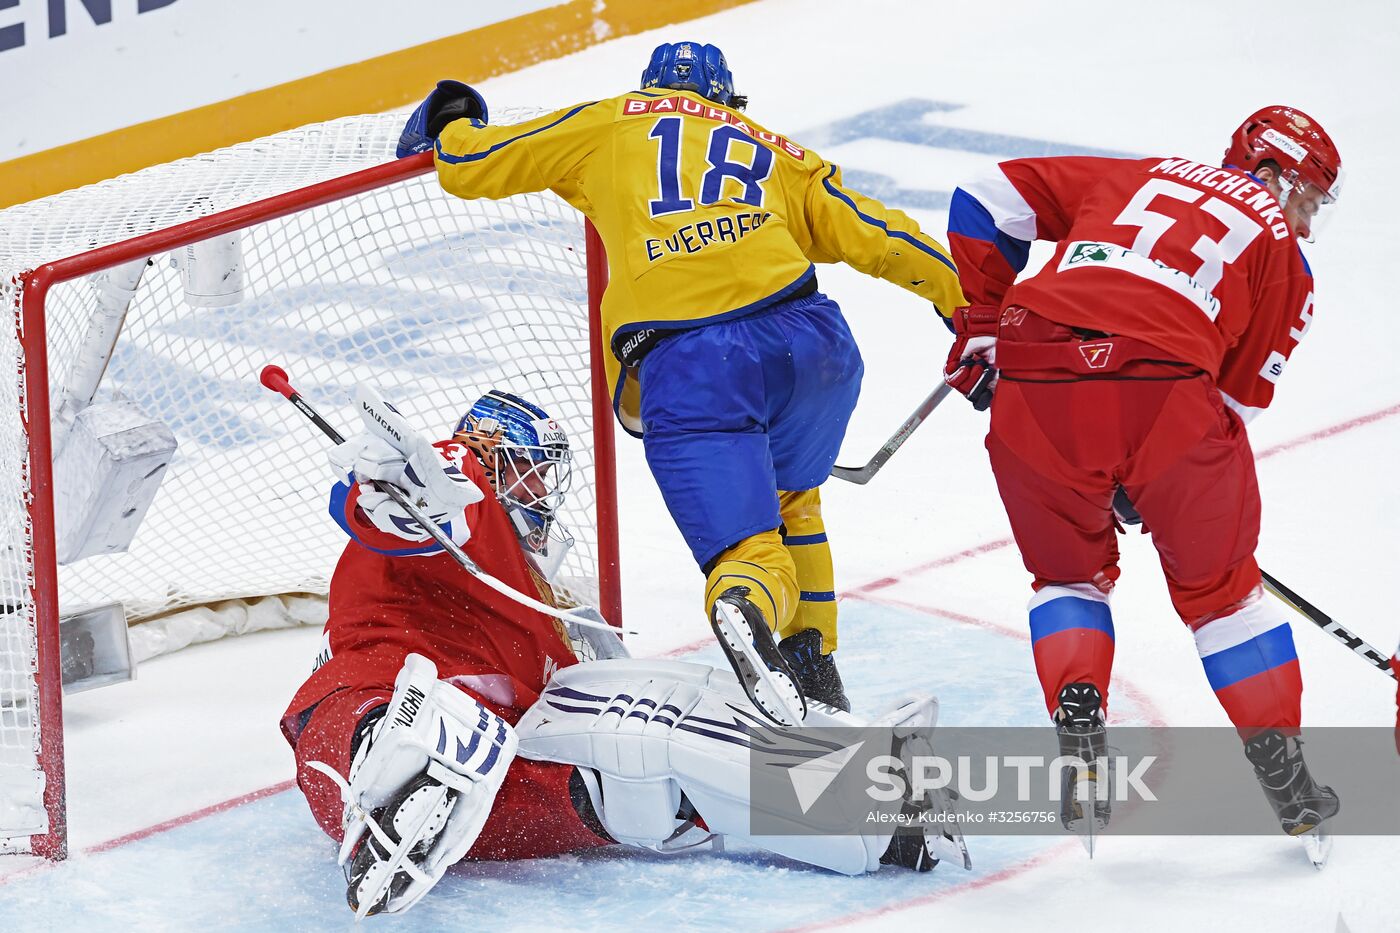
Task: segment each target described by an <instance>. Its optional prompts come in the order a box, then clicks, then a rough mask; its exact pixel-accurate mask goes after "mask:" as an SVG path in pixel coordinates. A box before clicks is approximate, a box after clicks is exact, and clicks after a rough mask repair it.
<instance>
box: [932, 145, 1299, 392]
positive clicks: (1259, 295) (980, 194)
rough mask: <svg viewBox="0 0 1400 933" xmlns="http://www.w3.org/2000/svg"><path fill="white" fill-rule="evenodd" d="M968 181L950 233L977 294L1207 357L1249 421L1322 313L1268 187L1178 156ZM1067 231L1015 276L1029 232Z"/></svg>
mask: <svg viewBox="0 0 1400 933" xmlns="http://www.w3.org/2000/svg"><path fill="white" fill-rule="evenodd" d="M999 168H1000V173H999V174H997V175H994V176H992V177H991V178H990V179H987V180H984V181H982V182H980V183H977V184H973V185H968V186H966V187H965V188H960V189H958V191H957V192H956V193H955V194H954V195H953V202H952V206H951V208H950V214H949V224H948V229H949V243H950V245H951V247H952V252H953V256H954V258H955V260H956V261H957V265H958V270H959V272H960V274H961V276H962V283H963V287H964V290H965V291H966V293H967V297H968V299H969V300H970V301H971V302H972V303H973V304H986V305H996V306H998V307H1003V308H1004V307H1007V306H1010V305H1021V306H1024V307H1028V308H1031V309H1032V310H1034V311H1035V312H1036V313H1037V314H1039V315H1040V316H1042V317H1045V318H1048V319H1050V320H1052V321H1056V322H1058V323H1061V324H1065V325H1067V326H1070V327H1074V328H1082V329H1084V330H1087V331H1096V332H1101V333H1105V334H1117V335H1122V336H1126V337H1134V338H1137V339H1139V340H1142V341H1145V342H1147V343H1149V344H1151V345H1152V346H1154V347H1158V348H1160V349H1161V350H1162V351H1163V356H1164V358H1169V359H1174V360H1179V361H1182V362H1186V363H1190V364H1192V365H1195V366H1199V367H1200V368H1201V369H1203V370H1205V371H1206V372H1208V373H1210V374H1211V375H1212V376H1213V377H1214V378H1215V381H1216V384H1217V385H1218V386H1219V388H1220V390H1221V392H1223V393H1224V394H1225V396H1226V399H1227V401H1229V402H1230V403H1231V405H1232V407H1234V408H1235V409H1236V410H1237V411H1239V412H1240V414H1241V415H1242V416H1243V417H1244V418H1245V419H1246V420H1248V419H1249V418H1250V417H1251V416H1252V415H1254V414H1256V413H1257V412H1258V411H1259V410H1260V409H1263V408H1265V407H1267V406H1268V404H1269V402H1270V401H1271V400H1272V398H1273V392H1274V384H1275V383H1276V382H1277V381H1278V378H1279V376H1280V375H1282V373H1283V368H1284V365H1285V364H1286V363H1287V361H1288V357H1289V354H1290V353H1291V352H1292V351H1293V348H1294V347H1295V346H1297V343H1298V341H1299V340H1301V339H1302V337H1303V335H1304V334H1306V333H1307V331H1308V327H1309V326H1310V325H1311V323H1312V305H1313V294H1312V273H1311V272H1310V270H1309V269H1308V265H1307V261H1306V260H1305V259H1304V258H1303V254H1302V252H1301V250H1300V249H1299V248H1298V245H1297V243H1296V240H1295V238H1294V235H1293V233H1291V232H1290V231H1289V228H1288V226H1287V224H1285V222H1284V217H1283V211H1282V209H1281V208H1280V206H1279V204H1278V202H1277V201H1276V200H1275V199H1274V197H1273V196H1272V195H1271V194H1270V193H1269V191H1268V190H1267V189H1266V188H1265V187H1264V186H1263V185H1262V184H1260V183H1259V182H1258V181H1257V180H1255V179H1253V178H1252V177H1251V176H1250V175H1248V174H1246V173H1245V172H1242V171H1239V170H1237V169H1233V168H1217V167H1214V166H1209V165H1202V164H1200V163H1197V162H1191V161H1188V160H1186V159H1179V158H1160V157H1158V158H1150V159H1106V158H1092V157H1061V158H1045V159H1017V160H1014V161H1009V162H1003V163H1001V165H1000V166H999ZM1037 239H1039V240H1053V241H1057V246H1056V249H1055V253H1054V255H1053V256H1052V257H1051V258H1050V261H1049V262H1047V263H1046V264H1045V266H1044V268H1043V269H1041V270H1040V272H1038V273H1036V274H1035V275H1034V276H1032V277H1031V278H1029V279H1027V280H1026V281H1024V282H1021V283H1020V284H1017V285H1014V286H1013V285H1012V283H1013V282H1014V281H1015V278H1016V274H1017V273H1018V272H1019V271H1020V270H1021V269H1022V268H1024V266H1025V264H1026V259H1027V254H1028V252H1029V247H1030V241H1031V240H1037Z"/></svg>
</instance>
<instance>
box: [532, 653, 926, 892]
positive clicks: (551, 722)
mask: <svg viewBox="0 0 1400 933" xmlns="http://www.w3.org/2000/svg"><path fill="white" fill-rule="evenodd" d="M926 702H927V703H932V702H933V701H932V700H929V701H926ZM861 725H866V722H865V721H864V720H861V719H858V718H856V717H854V716H852V715H850V714H849V713H843V712H840V711H839V710H829V711H828V710H826V709H824V708H818V707H813V708H811V709H809V711H808V715H807V719H806V721H805V722H804V724H803V725H802V726H800V727H796V728H795V729H779V728H778V727H775V726H774V725H773V724H772V723H770V722H769V721H768V720H767V719H766V718H764V717H763V716H762V714H760V713H759V712H758V710H756V709H755V708H754V706H753V703H752V702H751V701H750V700H749V698H748V697H747V695H745V693H744V691H743V688H742V687H740V685H739V682H738V680H737V679H736V678H735V676H734V675H733V673H731V672H730V671H722V670H717V669H715V668H712V667H708V666H705V665H702V664H691V663H687V662H684V661H664V660H640V659H639V660H633V659H624V660H610V661H593V662H588V663H585V664H577V665H574V666H572V667H568V668H565V669H564V670H562V671H560V672H559V673H558V674H556V675H555V676H554V678H553V679H552V680H551V681H550V683H549V686H548V687H546V689H545V691H544V693H543V694H542V695H541V697H540V700H539V701H538V702H537V703H536V704H535V705H534V706H532V707H531V708H530V709H529V710H528V711H527V712H526V713H525V715H524V717H522V718H521V720H520V722H519V724H518V725H517V727H516V728H517V731H518V733H519V735H520V754H521V756H522V757H524V758H531V759H535V760H539V761H555V762H562V763H565V764H572V765H575V766H577V767H579V768H581V769H590V770H593V771H596V772H598V775H599V781H598V782H597V786H596V787H593V786H590V792H591V794H592V796H593V797H594V799H593V804H594V808H595V810H597V812H598V816H599V819H600V820H601V821H602V823H603V826H604V827H605V828H606V829H607V831H608V833H609V834H610V835H612V837H613V838H614V839H617V840H618V841H619V842H624V843H628V844H632V845H638V846H643V847H646V848H649V849H654V850H656V851H661V852H666V851H673V850H674V849H675V848H678V847H677V846H675V844H674V843H675V841H676V840H677V839H678V833H682V832H684V830H685V829H686V826H687V824H686V821H685V820H683V819H681V818H678V817H677V810H678V809H679V807H680V805H681V795H682V794H684V795H685V797H686V799H688V800H689V801H690V803H691V804H692V805H693V806H694V808H695V810H696V811H697V812H698V813H699V815H700V816H701V818H702V819H703V820H704V822H705V825H706V826H707V827H708V828H709V830H710V832H712V833H716V834H721V835H724V836H731V837H734V838H741V839H745V840H748V841H750V842H752V843H753V844H755V845H757V846H759V847H761V848H764V849H767V850H769V851H771V852H776V853H778V854H780V855H785V856H787V857H789V858H793V859H797V860H799V861H802V862H806V863H808V864H811V865H818V866H820V867H823V868H827V869H830V870H832V871H837V872H841V873H843V874H849V875H856V874H861V873H863V872H867V871H874V870H876V869H877V868H879V865H880V856H881V855H882V854H883V853H884V851H885V848H886V847H887V846H888V845H889V840H890V837H891V832H888V831H886V832H882V833H878V834H870V835H867V836H856V835H838V834H836V833H834V832H833V833H832V834H830V835H821V834H813V831H814V830H816V831H817V832H818V833H820V831H821V828H822V827H821V826H818V825H815V823H814V822H812V821H810V820H808V819H806V818H804V819H803V820H802V821H797V820H793V819H792V818H791V816H790V815H784V814H777V813H773V812H769V813H766V814H765V815H766V816H769V817H775V818H778V819H787V820H789V822H790V823H791V825H792V829H793V830H794V831H795V832H802V833H804V835H755V834H754V833H753V832H752V831H751V829H750V826H751V823H750V818H751V815H752V813H751V807H752V806H753V803H752V801H751V790H750V780H751V776H750V767H749V752H750V747H751V742H752V737H753V736H755V735H760V736H761V735H773V734H778V733H787V734H794V733H800V731H801V730H803V729H806V728H809V727H812V726H846V727H850V726H861ZM589 783H590V784H591V783H592V782H589ZM890 806H891V812H892V813H897V812H898V810H899V807H900V804H899V802H897V801H896V802H894V803H893V804H891V805H890ZM864 812H865V809H864V807H862V813H864ZM846 825H850V824H849V823H847V824H846ZM880 825H892V824H885V823H882V824H880ZM833 829H834V827H833Z"/></svg>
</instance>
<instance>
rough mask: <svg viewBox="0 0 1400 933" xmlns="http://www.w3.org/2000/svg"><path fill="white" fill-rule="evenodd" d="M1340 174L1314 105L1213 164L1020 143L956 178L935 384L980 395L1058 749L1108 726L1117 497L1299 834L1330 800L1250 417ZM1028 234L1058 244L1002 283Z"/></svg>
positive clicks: (1266, 394) (1301, 313)
mask: <svg viewBox="0 0 1400 933" xmlns="http://www.w3.org/2000/svg"><path fill="white" fill-rule="evenodd" d="M1340 186H1341V158H1340V156H1339V155H1338V152H1337V149H1336V147H1335V146H1334V145H1333V143H1332V140H1331V139H1330V137H1329V136H1328V135H1327V134H1326V133H1325V132H1324V131H1323V130H1322V128H1321V127H1320V126H1319V125H1318V124H1317V122H1316V121H1314V120H1313V119H1312V118H1311V117H1308V116H1306V115H1305V114H1303V113H1301V112H1300V111H1298V110H1296V109H1292V108H1288V107H1267V108H1265V109H1263V110H1260V111H1258V112H1257V113H1255V114H1253V115H1252V116H1250V117H1249V119H1248V120H1246V121H1245V122H1244V124H1243V125H1241V126H1240V127H1239V129H1238V130H1237V131H1236V132H1235V134H1234V136H1233V137H1232V139H1231V141H1230V145H1229V147H1228V149H1227V151H1226V153H1225V158H1224V161H1223V164H1222V165H1221V166H1216V165H1210V164H1204V163H1199V162H1195V161H1192V160H1189V159H1185V158H1164V157H1153V158H1148V159H1107V158H1090V157H1060V158H1038V159H1037V158H1032V159H1018V160H1014V161H1009V162H1003V163H1001V165H1000V166H998V171H996V172H995V173H993V174H992V175H991V176H990V177H988V178H987V179H985V180H983V181H980V182H977V183H975V184H969V185H966V186H964V187H962V188H960V189H958V191H957V192H955V194H954V196H953V201H952V205H951V208H950V218H949V238H950V243H951V247H952V251H953V256H954V258H955V260H956V262H957V265H958V269H959V272H960V275H961V279H962V285H963V290H964V292H965V294H966V295H967V297H968V299H969V301H970V302H971V303H972V304H971V305H970V306H969V307H966V308H962V309H960V310H959V312H958V314H957V315H956V317H955V331H956V335H957V336H956V339H955V342H954V345H953V348H952V351H951V353H950V355H949V359H948V366H947V380H948V382H949V383H950V384H952V385H953V386H954V387H955V388H958V389H959V390H960V391H962V392H963V393H964V394H966V395H968V396H969V398H971V399H972V400H973V403H974V405H976V406H977V407H978V408H985V407H986V406H987V405H988V404H989V403H990V406H991V425H990V429H989V432H988V435H987V450H988V453H989V455H990V458H991V463H992V469H993V471H994V472H995V474H996V479H997V485H998V489H999V491H1000V493H1001V497H1002V501H1003V503H1004V504H1005V506H1006V511H1007V515H1008V517H1009V518H1010V521H1011V526H1012V531H1013V533H1014V535H1015V538H1016V542H1017V544H1018V546H1019V547H1020V550H1021V554H1022V557H1023V559H1024V561H1025V565H1026V568H1027V569H1028V570H1029V571H1030V572H1031V573H1032V574H1033V575H1034V578H1035V580H1034V583H1033V588H1034V591H1035V595H1034V597H1033V598H1032V599H1031V602H1030V627H1031V638H1032V641H1033V646H1034V655H1035V663H1036V669H1037V672H1038V673H1039V676H1040V681H1041V685H1042V688H1043V690H1044V694H1045V702H1046V706H1047V708H1048V709H1049V711H1050V714H1051V716H1052V718H1053V719H1054V721H1055V722H1056V724H1057V728H1058V729H1059V731H1060V733H1061V737H1062V743H1063V744H1064V745H1065V746H1066V748H1067V749H1069V750H1074V749H1079V750H1087V751H1096V750H1098V749H1100V748H1101V747H1102V743H1103V717H1104V713H1105V711H1106V709H1107V701H1108V684H1109V672H1110V667H1111V665H1112V662H1113V648H1114V630H1113V620H1112V615H1111V612H1110V609H1109V596H1110V594H1111V592H1112V590H1113V585H1114V581H1115V579H1116V578H1117V577H1118V549H1117V541H1116V534H1115V516H1114V503H1115V495H1117V496H1118V499H1117V501H1118V504H1119V505H1120V507H1121V510H1122V511H1124V512H1127V511H1129V510H1130V509H1132V508H1135V509H1136V511H1137V512H1138V513H1139V514H1140V516H1141V521H1142V522H1143V524H1144V525H1145V527H1147V528H1148V529H1150V531H1151V533H1152V540H1153V544H1154V545H1155V546H1156V548H1157V551H1158V553H1159V555H1160V558H1161V563H1162V569H1163V571H1164V573H1165V575H1166V578H1167V585H1168V589H1169V591H1170V593H1171V598H1172V603H1173V605H1174V606H1175V608H1176V610H1177V612H1178V614H1179V615H1180V616H1181V619H1182V620H1183V621H1184V622H1185V623H1186V625H1187V626H1188V628H1189V629H1190V630H1191V632H1192V633H1193V635H1194V636H1195V640H1196V646H1197V648H1198V650H1199V653H1200V656H1201V661H1202V664H1203V666H1204V667H1205V671H1206V676H1207V679H1208V680H1209V682H1210V684H1211V687H1212V688H1213V689H1214V691H1215V693H1216V696H1217V698H1218V699H1219V701H1220V703H1221V705H1222V706H1223V707H1224V709H1225V711H1226V713H1227V714H1228V715H1229V717H1230V720H1231V721H1232V722H1233V723H1234V725H1235V726H1236V728H1237V729H1238V730H1239V731H1240V734H1241V736H1242V738H1243V739H1244V740H1245V751H1246V755H1247V756H1248V758H1249V760H1250V762H1251V763H1252V764H1253V766H1254V768H1255V772H1256V774H1257V775H1258V777H1259V780H1260V782H1261V784H1262V785H1263V787H1264V790H1265V793H1266V795H1267V796H1268V798H1269V801H1270V803H1271V804H1272V805H1273V807H1274V809H1275V812H1276V814H1277V815H1278V817H1279V820H1280V822H1281V824H1282V826H1283V828H1284V830H1285V831H1286V832H1288V833H1290V834H1299V833H1303V832H1307V831H1308V830H1309V829H1310V828H1312V827H1313V826H1315V825H1317V824H1319V823H1321V822H1322V821H1323V820H1324V819H1326V818H1327V817H1329V816H1331V815H1332V814H1334V813H1336V812H1337V810H1338V807H1339V804H1338V800H1337V797H1336V795H1335V794H1334V793H1333V792H1332V791H1331V789H1329V788H1326V787H1320V786H1318V785H1317V784H1316V783H1315V782H1314V781H1313V780H1312V778H1311V777H1310V776H1309V774H1308V771H1307V768H1306V765H1305V764H1304V762H1303V759H1302V754H1301V751H1300V749H1299V742H1298V741H1297V738H1296V737H1297V733H1298V728H1299V721H1300V701H1301V695H1302V679H1301V676H1300V673H1299V669H1298V659H1297V655H1296V653H1295V651H1294V647H1293V640H1292V636H1291V633H1290V630H1289V625H1288V620H1287V618H1286V617H1285V615H1284V614H1283V612H1282V610H1281V609H1279V608H1278V607H1276V606H1275V605H1274V604H1273V603H1272V602H1270V601H1268V600H1265V599H1263V598H1262V595H1261V594H1262V590H1261V586H1260V583H1261V580H1260V572H1259V567H1258V565H1257V564H1256V563H1255V560H1254V550H1255V544H1256V542H1257V540H1258V535H1259V510H1260V505H1259V490H1258V485H1257V483H1256V480H1255V473H1254V458H1253V454H1252V452H1251V450H1250V446H1249V439H1248V436H1247V434H1246V431H1245V423H1246V422H1247V421H1248V420H1249V419H1250V418H1252V417H1254V415H1256V414H1257V413H1258V412H1259V411H1260V410H1262V409H1263V408H1265V407H1267V406H1268V405H1269V402H1270V400H1271V399H1272V397H1273V393H1274V385H1275V383H1276V382H1277V381H1278V379H1279V377H1280V376H1281V375H1282V373H1283V370H1284V366H1285V364H1286V363H1287V362H1288V358H1289V356H1290V354H1291V353H1292V352H1293V349H1294V347H1296V346H1297V344H1298V341H1300V340H1301V339H1302V338H1303V336H1304V335H1305V334H1306V333H1307V331H1308V329H1309V328H1310V327H1311V326H1312V318H1313V286H1312V273H1311V270H1310V269H1309V268H1308V263H1307V261H1306V259H1305V258H1304V257H1303V254H1302V252H1301V250H1300V248H1299V246H1298V244H1297V242H1296V241H1297V238H1299V237H1302V238H1303V239H1307V240H1310V239H1311V236H1312V231H1313V227H1314V225H1315V223H1316V215H1317V214H1318V212H1319V211H1320V210H1322V209H1325V206H1326V205H1329V204H1331V203H1332V202H1334V201H1335V200H1336V198H1337V196H1338V194H1339V191H1340ZM1037 239H1039V240H1049V241H1052V242H1054V243H1055V244H1056V246H1055V251H1054V254H1053V255H1052V256H1051V258H1050V260H1049V261H1048V262H1047V263H1046V264H1045V266H1044V267H1043V268H1042V269H1041V270H1040V271H1039V272H1038V273H1036V274H1034V275H1032V276H1030V277H1029V278H1027V279H1026V280H1025V281H1022V282H1019V283H1016V284H1014V285H1013V283H1014V282H1015V279H1016V276H1017V273H1018V272H1019V271H1020V270H1021V269H1022V268H1023V267H1024V265H1025V263H1026V259H1027V253H1028V249H1029V246H1030V241H1032V240H1037ZM993 390H995V394H994V395H993ZM1085 816H1086V815H1085V814H1083V813H1082V812H1080V811H1079V810H1078V809H1077V805H1076V804H1074V803H1072V802H1069V803H1067V804H1066V808H1065V813H1064V817H1065V822H1066V824H1067V825H1068V824H1071V823H1076V824H1077V826H1085V827H1089V826H1091V824H1092V822H1093V821H1089V820H1086V819H1085ZM1107 816H1108V814H1107V811H1106V810H1104V809H1101V810H1100V811H1099V812H1098V813H1096V814H1094V820H1096V821H1097V822H1098V823H1102V822H1103V821H1105V820H1106V819H1107ZM1081 821H1082V822H1081ZM1076 828H1077V827H1076Z"/></svg>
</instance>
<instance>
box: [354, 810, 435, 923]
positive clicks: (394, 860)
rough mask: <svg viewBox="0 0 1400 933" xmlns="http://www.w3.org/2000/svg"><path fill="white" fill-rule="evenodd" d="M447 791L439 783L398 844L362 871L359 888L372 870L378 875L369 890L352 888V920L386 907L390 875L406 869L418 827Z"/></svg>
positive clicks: (361, 918)
mask: <svg viewBox="0 0 1400 933" xmlns="http://www.w3.org/2000/svg"><path fill="white" fill-rule="evenodd" d="M450 791H451V788H449V787H447V786H446V785H439V787H438V790H437V795H436V796H435V797H434V798H433V800H432V802H431V803H429V804H428V806H427V807H425V808H424V810H423V815H422V816H421V817H420V818H419V819H418V821H417V822H416V823H415V824H414V825H413V826H411V827H408V828H407V830H406V831H405V832H404V833H403V835H402V836H400V838H399V844H398V847H397V848H396V849H395V850H394V852H393V853H391V854H390V856H389V858H387V859H385V860H384V861H382V862H379V863H378V864H377V865H375V866H373V867H372V868H371V869H370V871H369V872H367V873H366V876H365V877H364V878H362V879H360V884H359V886H358V887H359V888H363V887H364V886H365V882H366V881H368V880H370V878H369V875H371V874H375V875H377V876H378V877H377V878H375V879H374V880H373V883H372V885H371V886H370V890H369V891H367V892H361V891H359V890H357V891H356V897H355V901H356V903H357V904H358V906H357V907H356V908H355V919H356V920H363V919H365V918H366V917H372V916H374V915H376V914H379V913H382V912H383V911H384V910H386V909H387V908H388V906H389V905H388V900H387V897H386V895H387V894H388V893H389V888H390V887H391V886H392V885H393V883H394V879H395V878H396V877H397V876H398V874H399V872H400V871H409V869H408V867H407V866H409V865H410V864H411V862H410V859H409V853H410V851H411V850H412V848H413V846H414V845H415V844H416V843H417V841H418V839H417V837H418V834H419V833H420V832H421V831H422V829H423V827H424V826H425V825H427V823H428V821H429V820H430V819H432V818H433V815H434V812H435V811H436V810H437V808H438V805H439V804H441V803H442V801H443V799H444V798H445V797H446V796H447V794H448V793H450ZM449 815H450V813H449ZM364 844H365V845H369V844H370V842H369V840H366V841H365V843H364ZM375 868H378V869H379V871H378V872H376V871H375V870H374V869H375ZM409 873H410V874H412V873H413V872H411V871H409ZM381 900H383V901H385V903H383V904H381V903H380V901H381Z"/></svg>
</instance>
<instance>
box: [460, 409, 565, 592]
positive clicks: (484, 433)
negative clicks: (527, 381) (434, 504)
mask: <svg viewBox="0 0 1400 933" xmlns="http://www.w3.org/2000/svg"><path fill="white" fill-rule="evenodd" d="M453 439H454V440H456V441H457V442H458V443H460V444H464V445H465V446H467V447H469V448H471V450H472V452H473V453H475V454H476V456H477V458H478V459H479V460H481V465H482V466H483V467H485V468H486V478H487V479H488V480H489V481H490V483H491V488H492V489H494V490H495V491H496V499H497V500H498V501H499V502H500V503H501V505H502V506H504V507H505V510H506V514H507V515H509V516H510V523H511V526H512V527H513V528H514V529H515V533H516V535H517V536H518V537H519V538H520V545H521V547H522V548H523V549H524V551H525V556H526V557H527V558H528V559H529V561H530V563H531V564H532V565H533V566H534V568H535V570H536V571H537V572H538V573H539V574H540V575H541V576H543V577H544V578H545V579H546V580H549V581H553V579H554V576H555V574H557V573H558V571H559V567H560V566H561V565H562V564H563V562H564V557H565V555H566V554H567V553H568V552H569V549H570V548H571V547H573V544H574V538H573V535H571V534H570V533H569V531H568V529H567V528H565V527H564V525H563V523H562V522H561V521H560V520H559V514H558V513H559V510H560V509H561V508H562V507H563V505H564V495H565V493H567V492H568V489H569V480H570V478H571V476H572V473H573V456H572V454H571V453H570V451H569V436H568V435H567V434H566V433H565V432H564V429H563V428H562V427H560V425H559V422H557V421H555V420H554V419H553V418H551V417H550V416H549V415H548V414H546V413H545V411H544V410H543V409H541V408H540V407H539V406H538V405H533V404H531V403H530V402H527V401H525V400H524V399H523V398H520V397H519V396H516V395H511V394H510V393H508V392H502V391H500V390H499V389H492V390H491V391H490V392H487V393H486V394H485V395H483V396H482V397H481V398H479V399H477V400H476V403H475V404H473V405H472V407H471V409H470V410H469V411H468V412H467V413H466V414H465V415H463V416H462V420H461V421H458V422H457V429H456V432H455V433H454V435H453Z"/></svg>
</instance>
